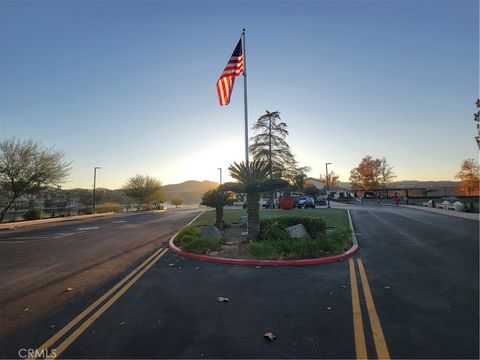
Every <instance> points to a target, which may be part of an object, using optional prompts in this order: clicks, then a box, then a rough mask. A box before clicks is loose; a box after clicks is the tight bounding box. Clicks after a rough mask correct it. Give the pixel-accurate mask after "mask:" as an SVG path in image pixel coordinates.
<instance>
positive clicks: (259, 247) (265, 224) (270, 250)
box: [249, 216, 351, 260]
mask: <svg viewBox="0 0 480 360" xmlns="http://www.w3.org/2000/svg"><path fill="white" fill-rule="evenodd" d="M297 224H303V225H304V226H305V229H306V230H307V232H308V234H309V235H310V236H311V237H312V239H292V238H290V236H289V235H288V233H287V231H286V230H285V228H287V227H289V226H293V225H297ZM326 228H327V222H326V221H325V219H324V218H322V217H307V216H284V217H272V218H267V219H263V220H261V221H260V241H259V242H258V243H253V244H250V245H249V250H250V253H251V254H252V255H253V256H254V257H255V258H257V259H268V260H271V259H279V258H284V259H289V258H297V259H298V258H308V257H314V256H322V255H326V254H335V253H341V252H343V250H344V249H345V248H346V247H348V246H349V245H350V235H351V231H350V229H346V228H341V229H338V230H335V231H333V232H331V233H329V234H325V230H326Z"/></svg>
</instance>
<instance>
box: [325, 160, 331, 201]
mask: <svg viewBox="0 0 480 360" xmlns="http://www.w3.org/2000/svg"><path fill="white" fill-rule="evenodd" d="M328 165H332V163H325V173H326V175H325V177H326V179H327V207H328V208H329V209H330V187H329V185H328Z"/></svg>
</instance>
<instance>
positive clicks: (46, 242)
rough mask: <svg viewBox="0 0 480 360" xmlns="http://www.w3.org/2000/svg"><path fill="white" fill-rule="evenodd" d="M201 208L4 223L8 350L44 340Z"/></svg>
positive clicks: (0, 284)
mask: <svg viewBox="0 0 480 360" xmlns="http://www.w3.org/2000/svg"><path fill="white" fill-rule="evenodd" d="M199 213H200V210H199V209H193V210H180V209H179V210H172V211H167V212H142V213H133V214H116V215H112V216H108V217H102V218H94V219H88V220H77V221H68V222H62V223H52V224H45V225H36V226H31V227H25V228H19V229H18V230H6V231H1V232H0V295H1V296H0V331H1V333H0V339H1V341H0V357H9V358H11V357H17V356H18V355H17V351H18V349H19V348H22V347H24V346H26V344H29V346H33V345H32V344H34V343H36V342H38V341H41V339H42V338H43V336H46V335H48V331H47V332H45V331H44V328H47V329H48V330H55V329H56V327H57V326H59V325H58V324H59V323H61V319H65V320H67V319H68V317H70V316H72V317H74V316H75V315H76V314H75V313H76V312H78V311H79V310H80V311H81V310H82V309H83V308H84V307H85V304H87V303H89V302H93V301H94V300H95V299H96V298H97V297H99V296H100V295H101V294H103V293H104V292H105V291H107V290H108V289H109V288H111V287H112V286H113V285H114V284H115V283H116V282H118V281H119V280H120V279H121V278H122V277H123V276H124V275H125V274H127V273H129V272H130V271H131V270H132V269H134V268H135V267H136V266H137V265H139V264H140V263H141V262H142V261H143V260H144V259H145V258H146V257H148V256H149V255H150V254H151V253H152V252H153V251H155V250H156V249H158V248H159V247H160V246H164V247H165V246H167V244H166V241H168V239H169V238H170V237H171V236H172V235H173V234H174V233H175V232H176V231H177V230H178V229H179V228H180V227H181V226H183V225H184V224H185V223H187V222H188V221H190V220H192V219H193V218H194V217H195V216H196V215H198V214H199ZM67 288H73V290H71V291H68V290H67ZM59 314H60V315H61V316H60V317H61V319H59V320H58V322H57V321H52V320H53V319H56V316H58V315H59ZM27 348H28V346H27Z"/></svg>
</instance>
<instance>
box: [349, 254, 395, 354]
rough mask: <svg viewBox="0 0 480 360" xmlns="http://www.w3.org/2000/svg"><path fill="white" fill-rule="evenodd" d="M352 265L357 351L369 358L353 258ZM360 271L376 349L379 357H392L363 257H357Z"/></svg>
mask: <svg viewBox="0 0 480 360" xmlns="http://www.w3.org/2000/svg"><path fill="white" fill-rule="evenodd" d="M348 261H349V266H350V284H351V288H352V308H353V329H354V335H355V353H356V356H357V359H368V356H367V346H366V345H365V333H364V331H363V329H364V327H363V320H362V310H361V308H360V296H359V293H358V284H357V276H356V273H355V262H354V261H353V259H352V258H350V259H349V260H348ZM357 263H358V271H359V274H360V279H361V282H362V288H363V294H364V296H365V303H366V305H367V311H368V317H369V319H370V327H371V329H372V336H373V341H374V343H375V350H376V351H377V358H378V359H390V354H389V352H388V347H387V343H386V341H385V336H384V335H383V330H382V326H381V325H380V319H379V318H378V314H377V310H376V309H375V304H374V302H373V298H372V293H371V291H370V285H368V280H367V274H366V273H365V267H364V266H363V262H362V260H361V259H357Z"/></svg>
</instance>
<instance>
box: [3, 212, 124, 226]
mask: <svg viewBox="0 0 480 360" xmlns="http://www.w3.org/2000/svg"><path fill="white" fill-rule="evenodd" d="M113 214H115V213H113V212H108V213H101V214H91V215H74V216H65V217H57V218H48V219H40V220H26V221H13V222H8V223H2V224H0V230H10V229H16V228H19V227H23V226H30V225H41V224H49V223H55V222H63V221H75V220H83V219H91V218H95V217H104V216H109V215H113Z"/></svg>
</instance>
